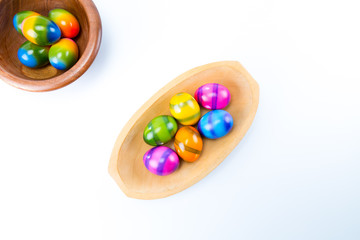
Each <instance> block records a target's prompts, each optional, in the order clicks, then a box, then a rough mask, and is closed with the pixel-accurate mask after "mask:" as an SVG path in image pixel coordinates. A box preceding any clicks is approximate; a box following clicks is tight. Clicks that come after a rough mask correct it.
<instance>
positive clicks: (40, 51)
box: [17, 41, 50, 68]
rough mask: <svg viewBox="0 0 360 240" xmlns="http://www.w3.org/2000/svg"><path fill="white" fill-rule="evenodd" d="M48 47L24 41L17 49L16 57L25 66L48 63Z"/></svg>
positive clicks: (39, 65) (38, 65) (33, 66)
mask: <svg viewBox="0 0 360 240" xmlns="http://www.w3.org/2000/svg"><path fill="white" fill-rule="evenodd" d="M49 48H50V47H48V46H43V47H42V46H38V45H36V44H33V43H32V42H30V41H26V42H25V43H23V44H22V45H21V46H20V48H19V50H18V53H17V54H18V58H19V60H20V62H21V63H22V64H24V65H25V66H27V67H30V68H37V67H42V66H45V65H46V64H48V63H49Z"/></svg>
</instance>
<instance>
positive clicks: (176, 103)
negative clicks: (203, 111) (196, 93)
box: [170, 93, 200, 125]
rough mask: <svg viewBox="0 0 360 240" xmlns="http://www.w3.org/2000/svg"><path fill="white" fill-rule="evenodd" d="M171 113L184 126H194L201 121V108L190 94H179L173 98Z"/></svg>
mask: <svg viewBox="0 0 360 240" xmlns="http://www.w3.org/2000/svg"><path fill="white" fill-rule="evenodd" d="M170 112H171V115H173V117H174V118H176V119H177V120H178V121H179V122H180V123H181V124H182V125H193V124H195V123H197V122H198V121H199V119H200V106H199V104H198V103H197V102H196V100H195V99H194V98H193V97H192V96H191V95H190V94H188V93H178V94H176V95H175V96H173V97H172V98H171V100H170Z"/></svg>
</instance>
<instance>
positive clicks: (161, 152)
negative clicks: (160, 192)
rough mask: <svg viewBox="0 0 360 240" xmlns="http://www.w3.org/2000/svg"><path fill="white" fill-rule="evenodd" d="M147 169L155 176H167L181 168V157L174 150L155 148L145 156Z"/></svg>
mask: <svg viewBox="0 0 360 240" xmlns="http://www.w3.org/2000/svg"><path fill="white" fill-rule="evenodd" d="M143 162H144V165H145V167H146V168H147V169H148V170H149V171H150V172H151V173H153V174H156V175H159V176H166V175H169V174H171V173H173V172H174V171H175V170H176V169H177V168H178V167H179V163H180V161H179V157H178V155H177V154H176V152H175V151H174V150H172V149H171V148H168V147H165V146H158V147H153V148H151V149H150V150H149V151H147V152H146V153H145V154H144V158H143Z"/></svg>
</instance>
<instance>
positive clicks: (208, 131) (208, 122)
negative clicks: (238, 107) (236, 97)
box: [198, 110, 234, 139]
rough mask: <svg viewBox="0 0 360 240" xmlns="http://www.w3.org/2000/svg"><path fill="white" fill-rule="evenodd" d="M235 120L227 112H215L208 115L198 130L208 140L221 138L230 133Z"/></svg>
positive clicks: (200, 123) (203, 118)
mask: <svg viewBox="0 0 360 240" xmlns="http://www.w3.org/2000/svg"><path fill="white" fill-rule="evenodd" d="M233 123H234V121H233V118H232V116H231V115H230V113H228V112H227V111H224V110H213V111H210V112H208V113H206V114H205V115H204V116H203V117H202V118H201V119H200V121H199V123H198V130H199V132H200V133H201V135H203V136H204V137H206V138H211V139H215V138H220V137H223V136H225V135H226V134H228V133H229V132H230V130H231V129H232V127H233Z"/></svg>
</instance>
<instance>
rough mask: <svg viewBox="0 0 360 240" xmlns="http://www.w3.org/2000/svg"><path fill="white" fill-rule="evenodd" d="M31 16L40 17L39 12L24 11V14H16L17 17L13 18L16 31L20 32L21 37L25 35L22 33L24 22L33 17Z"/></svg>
mask: <svg viewBox="0 0 360 240" xmlns="http://www.w3.org/2000/svg"><path fill="white" fill-rule="evenodd" d="M31 16H40V14H38V13H37V12H33V11H22V12H18V13H17V14H15V16H14V18H13V24H14V27H15V29H16V31H18V33H20V34H21V35H23V33H22V31H21V24H22V22H23V21H24V19H25V18H27V17H31Z"/></svg>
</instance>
